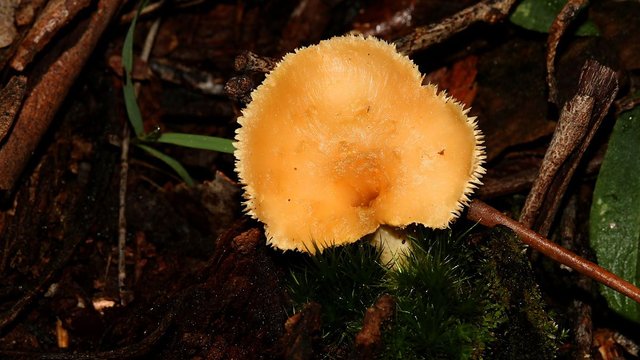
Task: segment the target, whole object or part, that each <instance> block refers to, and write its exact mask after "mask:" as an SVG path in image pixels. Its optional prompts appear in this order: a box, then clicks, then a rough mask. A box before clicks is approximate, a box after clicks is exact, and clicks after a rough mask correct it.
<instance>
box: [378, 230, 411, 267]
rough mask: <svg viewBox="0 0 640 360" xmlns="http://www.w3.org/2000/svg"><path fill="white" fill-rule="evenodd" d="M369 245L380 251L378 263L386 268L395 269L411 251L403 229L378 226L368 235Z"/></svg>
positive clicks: (409, 242)
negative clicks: (369, 238)
mask: <svg viewBox="0 0 640 360" xmlns="http://www.w3.org/2000/svg"><path fill="white" fill-rule="evenodd" d="M370 236H371V244H372V245H373V246H375V247H376V248H377V249H379V250H380V262H382V264H383V265H385V266H386V267H388V268H397V267H398V266H400V265H402V262H403V261H404V260H405V259H406V257H407V256H409V254H411V252H412V251H413V247H412V246H411V241H410V240H409V239H408V238H407V233H406V231H404V230H403V229H399V228H394V227H390V226H386V225H383V226H380V227H379V228H378V230H376V232H374V233H373V234H371V235H370Z"/></svg>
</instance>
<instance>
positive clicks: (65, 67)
mask: <svg viewBox="0 0 640 360" xmlns="http://www.w3.org/2000/svg"><path fill="white" fill-rule="evenodd" d="M122 1H123V0H101V1H99V2H98V4H97V9H96V11H95V12H94V13H93V14H92V15H91V17H90V19H89V20H88V21H84V22H83V23H81V24H79V25H78V26H77V27H76V28H75V29H74V30H73V31H71V32H70V33H69V34H68V35H67V37H66V39H67V40H68V41H71V39H72V38H75V37H78V36H79V38H77V40H76V41H75V42H73V45H71V46H70V47H69V48H67V49H66V50H64V51H63V52H62V54H61V55H60V56H59V57H58V58H57V59H55V60H54V61H53V63H51V64H48V63H44V62H43V63H42V64H41V66H42V67H43V70H44V69H47V70H46V72H45V73H44V74H43V75H42V77H41V78H40V80H39V81H38V82H37V83H36V84H35V85H34V86H33V88H31V89H29V91H28V94H29V95H28V96H27V98H26V100H25V102H24V104H23V106H22V111H21V112H20V115H19V116H18V119H17V121H16V122H15V124H14V127H13V130H12V131H11V132H10V134H9V136H8V137H7V141H6V142H5V143H4V144H3V145H2V147H1V148H0V164H3V169H2V172H0V192H1V191H7V192H10V191H11V190H12V189H13V187H14V185H15V183H16V181H17V179H18V177H19V176H20V175H21V173H22V171H23V169H24V167H25V166H26V164H27V162H28V161H29V159H30V158H31V156H32V154H33V153H34V151H35V149H36V147H37V146H38V143H39V142H40V138H41V137H42V135H44V133H45V132H46V131H47V129H48V128H49V125H50V124H51V121H52V120H53V117H54V115H55V113H56V111H57V110H58V108H59V107H60V105H61V104H62V102H63V101H64V99H65V97H66V95H67V93H68V91H69V89H70V88H71V85H73V83H74V81H75V79H76V77H77V76H78V74H79V73H80V71H81V70H82V67H83V65H84V64H85V62H86V61H87V59H88V58H89V56H90V55H91V53H92V51H93V49H94V47H95V46H96V44H97V42H98V40H99V38H100V36H101V35H102V33H103V32H104V30H105V29H106V27H107V25H108V24H109V22H110V20H111V18H112V17H113V16H114V15H115V13H116V11H117V10H118V9H119V8H120V5H121V3H122ZM68 41H61V42H60V43H59V44H64V43H67V44H68ZM61 46H64V45H61ZM52 53H54V52H52ZM43 60H44V59H43ZM39 65H40V64H39Z"/></svg>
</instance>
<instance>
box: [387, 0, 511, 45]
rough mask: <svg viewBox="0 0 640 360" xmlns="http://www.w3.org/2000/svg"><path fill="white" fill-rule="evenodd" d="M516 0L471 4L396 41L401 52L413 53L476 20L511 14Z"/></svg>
mask: <svg viewBox="0 0 640 360" xmlns="http://www.w3.org/2000/svg"><path fill="white" fill-rule="evenodd" d="M514 3H515V0H485V1H481V2H479V3H477V4H475V5H473V6H470V7H468V8H466V9H464V10H462V11H460V12H458V13H457V14H454V15H453V16H451V17H448V18H446V19H444V20H442V21H441V22H439V23H437V24H432V25H427V26H423V27H418V28H416V29H414V30H413V32H412V33H411V34H409V35H407V36H404V37H401V38H400V39H398V40H396V41H394V42H395V44H396V47H397V49H398V51H399V52H400V53H403V54H407V55H408V54H412V53H414V52H416V51H419V50H423V49H425V48H427V47H429V46H431V45H433V44H437V43H440V42H442V41H444V40H446V39H448V38H450V37H451V36H452V35H454V34H457V33H459V32H460V31H462V30H464V29H466V28H467V27H469V26H470V25H471V24H474V23H476V22H481V21H482V22H487V23H490V24H493V23H496V22H498V21H501V20H502V19H504V18H505V17H506V16H507V15H509V11H511V7H512V6H513V4H514Z"/></svg>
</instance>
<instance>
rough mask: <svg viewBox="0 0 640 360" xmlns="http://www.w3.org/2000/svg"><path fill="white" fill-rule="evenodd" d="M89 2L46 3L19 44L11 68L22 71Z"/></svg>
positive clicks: (59, 0)
mask: <svg viewBox="0 0 640 360" xmlns="http://www.w3.org/2000/svg"><path fill="white" fill-rule="evenodd" d="M90 3H91V1H90V0H52V1H49V2H48V3H47V5H46V6H45V8H44V9H43V10H42V13H41V14H40V16H39V17H38V21H37V22H36V23H35V24H34V25H33V26H32V27H31V29H30V30H29V32H28V33H27V35H26V36H25V38H24V39H23V40H22V42H21V43H20V45H19V47H18V50H17V51H16V55H15V56H14V58H13V60H12V61H11V67H13V68H14V69H16V70H18V71H23V70H24V69H25V67H27V65H29V63H30V62H31V61H32V60H33V58H34V57H35V56H36V54H38V52H40V50H42V49H44V47H45V46H47V44H49V42H50V41H51V39H53V37H54V36H55V35H56V34H57V33H58V32H59V31H60V30H61V29H62V28H64V27H65V26H66V25H67V24H68V23H69V22H71V20H73V19H74V18H75V16H76V15H77V14H78V13H79V12H80V11H81V10H83V9H84V8H86V7H87V6H89V4H90Z"/></svg>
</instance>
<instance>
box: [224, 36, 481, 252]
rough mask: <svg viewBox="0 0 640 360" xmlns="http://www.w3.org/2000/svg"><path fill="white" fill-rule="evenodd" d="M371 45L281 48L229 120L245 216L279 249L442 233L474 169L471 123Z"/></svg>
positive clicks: (405, 66)
mask: <svg viewBox="0 0 640 360" xmlns="http://www.w3.org/2000/svg"><path fill="white" fill-rule="evenodd" d="M421 83H422V75H421V74H420V72H419V71H418V68H417V66H416V65H415V64H414V63H413V62H412V61H411V60H410V59H409V58H407V57H405V56H403V55H401V54H399V53H398V52H397V51H396V49H395V47H394V46H393V45H391V44H388V43H386V42H384V41H382V40H378V39H375V38H364V37H360V36H353V35H348V36H342V37H335V38H332V39H329V40H325V41H322V42H320V43H319V44H318V45H315V46H310V47H307V48H302V49H298V50H297V51H296V52H295V53H291V54H288V55H286V56H285V57H284V58H283V59H282V61H281V62H280V63H279V64H278V65H277V67H276V68H275V69H274V70H273V71H272V72H271V73H269V74H268V75H267V77H266V79H265V80H264V82H263V83H262V85H260V86H259V87H258V88H257V89H256V90H255V91H254V92H253V93H252V101H251V103H250V104H249V105H248V106H247V108H246V109H244V111H243V113H242V116H241V117H240V118H239V119H238V122H239V123H240V125H241V127H240V128H239V129H238V130H237V133H236V140H237V142H236V144H235V146H236V151H235V156H236V170H237V172H238V175H239V178H240V181H241V183H242V184H243V185H244V189H245V199H246V208H247V211H248V213H249V214H250V215H251V216H253V217H255V218H257V219H259V220H260V221H262V222H263V223H264V224H265V231H266V234H267V241H268V242H269V243H270V244H271V245H273V246H275V247H278V248H280V249H283V250H289V249H297V250H302V251H310V252H314V251H315V249H316V248H317V249H319V250H323V249H324V248H326V247H329V246H334V245H342V244H347V243H351V242H355V241H357V240H358V239H360V238H362V237H363V236H364V235H367V234H370V233H372V232H374V231H375V230H376V229H378V227H379V226H381V225H390V226H395V227H401V228H402V227H405V226H407V225H409V224H412V223H419V224H423V225H425V226H428V227H431V228H446V227H448V226H449V223H450V222H451V221H452V220H453V219H454V218H456V217H457V216H458V215H459V214H460V211H461V210H462V209H463V207H464V206H465V205H466V204H467V203H468V201H469V198H468V196H469V195H470V193H471V192H472V191H473V189H474V188H476V187H477V186H476V185H479V184H480V181H479V178H480V176H481V175H482V174H483V173H484V169H483V168H482V163H483V160H484V158H485V157H484V148H483V147H482V145H481V144H482V135H481V133H480V131H479V130H478V129H477V128H476V122H475V118H470V117H467V112H468V111H467V110H465V109H464V108H463V106H462V105H461V104H459V103H458V102H456V101H455V100H453V99H452V98H449V97H447V96H446V95H444V94H442V93H440V94H438V92H437V89H436V87H435V86H433V85H426V86H422V85H421Z"/></svg>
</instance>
